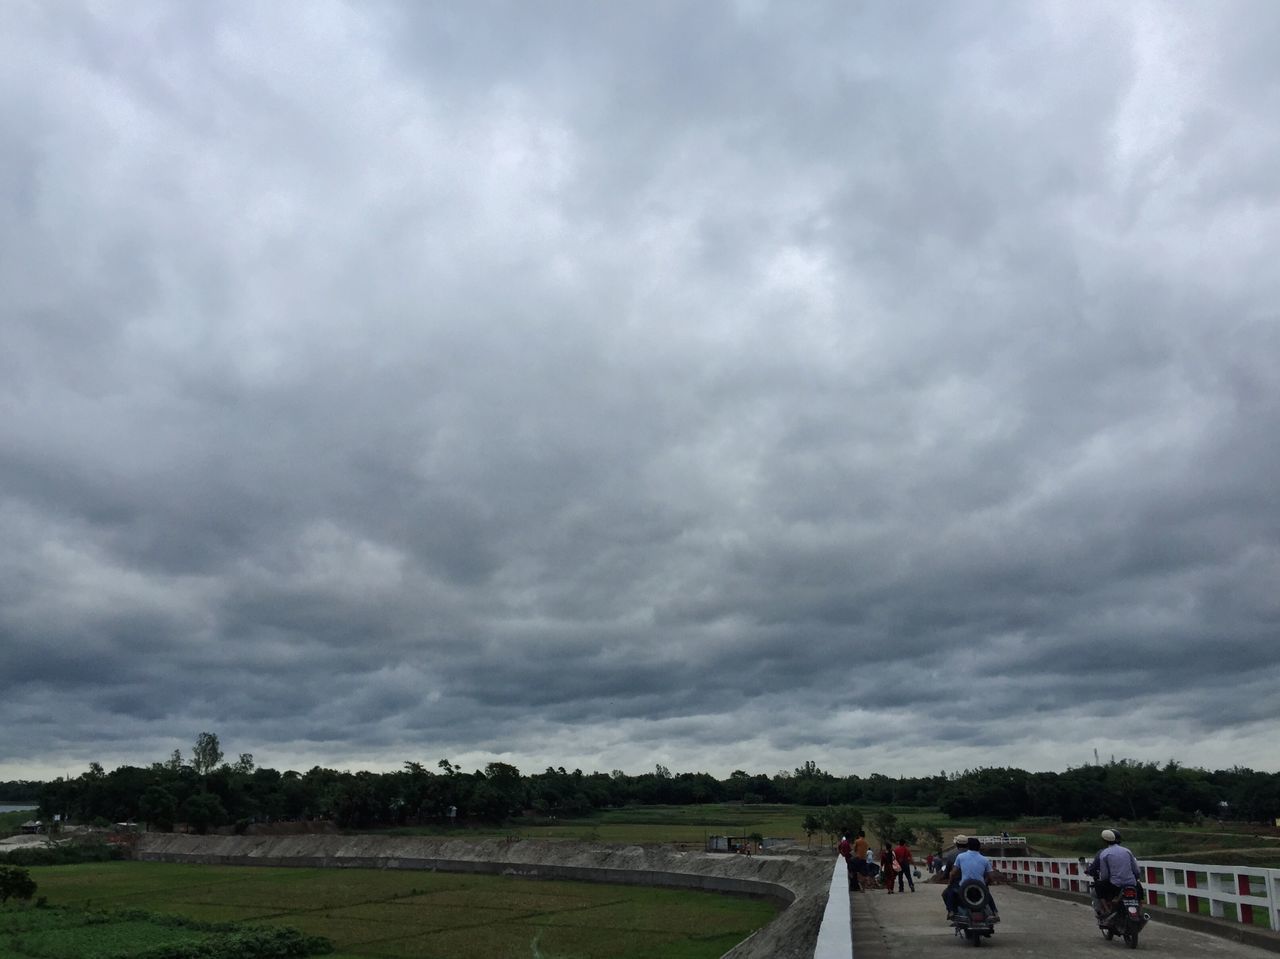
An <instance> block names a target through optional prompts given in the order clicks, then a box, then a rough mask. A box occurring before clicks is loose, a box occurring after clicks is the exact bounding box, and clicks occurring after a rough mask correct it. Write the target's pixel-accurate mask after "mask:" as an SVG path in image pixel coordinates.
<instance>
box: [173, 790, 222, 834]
mask: <svg viewBox="0 0 1280 959" xmlns="http://www.w3.org/2000/svg"><path fill="white" fill-rule="evenodd" d="M182 811H183V813H184V815H186V817H187V823H188V824H189V825H190V826H191V827H192V828H193V829H195V831H196V832H198V833H199V834H200V835H202V836H203V835H204V834H205V833H207V832H208V831H209V827H210V826H221V825H222V824H223V823H224V822H226V821H227V811H226V809H224V808H223V806H222V800H221V799H219V798H218V797H217V796H215V795H214V794H213V793H206V792H199V793H195V794H194V795H192V796H191V797H190V798H189V799H187V801H186V802H185V803H183V804H182Z"/></svg>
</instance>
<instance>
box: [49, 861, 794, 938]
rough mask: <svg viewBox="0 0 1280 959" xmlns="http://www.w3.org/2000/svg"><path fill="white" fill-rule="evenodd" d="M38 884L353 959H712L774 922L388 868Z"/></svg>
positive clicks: (82, 875)
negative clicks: (260, 930) (264, 928)
mask: <svg viewBox="0 0 1280 959" xmlns="http://www.w3.org/2000/svg"><path fill="white" fill-rule="evenodd" d="M33 876H35V878H36V879H37V881H38V882H39V884H40V891H41V893H42V894H45V895H47V896H48V899H49V902H50V903H51V904H56V905H66V906H75V907H80V908H90V909H123V908H144V909H147V910H150V911H153V912H161V913H171V914H176V915H181V916H185V917H189V918H193V919H199V920H203V921H235V922H247V923H253V924H261V925H280V926H289V927H292V928H294V929H298V930H301V931H302V932H304V933H306V934H308V935H320V936H325V937H327V938H329V939H331V940H332V941H333V942H334V944H335V946H336V947H337V953H336V955H338V956H341V957H347V959H357V957H358V959H426V957H436V956H439V957H446V956H447V957H450V959H490V957H492V956H498V955H501V956H531V957H542V959H552V957H573V959H595V957H601V959H603V957H606V956H616V957H624V959H648V957H654V959H656V957H675V959H701V957H716V956H719V955H721V954H723V953H724V952H725V951H726V950H728V949H729V948H730V947H731V946H732V945H733V944H734V943H736V942H739V941H740V940H742V939H743V938H745V937H746V936H747V935H749V934H750V933H751V932H752V931H754V930H755V929H757V928H759V927H760V926H763V925H765V924H766V923H767V922H768V921H769V920H770V919H771V918H772V917H773V915H774V914H775V912H776V907H774V906H773V905H771V904H769V903H765V902H760V901H756V900H750V899H743V898H737V897H729V896H723V895H717V894H710V893H696V892H689V891H685V890H668V889H652V888H643V887H632V886H626V887H620V886H608V885H594V884H585V883H570V882H555V881H531V880H522V879H516V878H511V877H500V876H464V875H451V874H440V873H430V872H410V871H404V872H400V871H391V870H356V869H268V868H255V867H233V866H192V865H172V864H161V863H98V864H92V865H85V866H52V867H45V868H41V869H38V870H33ZM71 955H74V953H71Z"/></svg>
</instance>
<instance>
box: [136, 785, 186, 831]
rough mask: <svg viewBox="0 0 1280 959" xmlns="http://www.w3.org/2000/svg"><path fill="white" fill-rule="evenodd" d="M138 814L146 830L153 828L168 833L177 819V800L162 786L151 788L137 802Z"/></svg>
mask: <svg viewBox="0 0 1280 959" xmlns="http://www.w3.org/2000/svg"><path fill="white" fill-rule="evenodd" d="M138 813H139V815H140V816H141V817H142V819H143V820H144V821H145V822H146V824H147V828H148V829H150V828H151V827H152V826H155V827H156V828H157V829H159V830H160V831H161V832H168V831H169V830H171V829H172V828H173V823H174V820H175V819H177V818H178V800H176V799H175V798H174V797H173V793H171V792H169V790H167V789H165V788H164V787H163V786H151V787H150V788H148V789H147V791H146V792H144V793H143V794H142V797H141V799H139V800H138Z"/></svg>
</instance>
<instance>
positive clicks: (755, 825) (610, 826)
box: [387, 803, 946, 847]
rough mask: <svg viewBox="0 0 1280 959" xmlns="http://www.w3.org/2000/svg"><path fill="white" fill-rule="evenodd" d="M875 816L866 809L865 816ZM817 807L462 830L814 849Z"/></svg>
mask: <svg viewBox="0 0 1280 959" xmlns="http://www.w3.org/2000/svg"><path fill="white" fill-rule="evenodd" d="M876 811H878V809H877V807H866V808H864V809H863V812H864V813H865V814H868V815H870V814H871V813H874V812H876ZM813 812H821V807H813V806H784V805H768V804H759V805H741V804H734V803H722V804H719V803H707V804H705V805H699V806H628V807H625V808H622V809H606V810H601V811H599V812H597V813H594V814H592V815H589V816H583V817H580V818H573V819H563V820H559V821H550V820H524V821H521V822H517V823H514V824H512V825H508V826H495V827H491V828H477V829H468V830H467V831H466V834H467V835H470V836H477V837H480V836H519V837H521V838H525V839H580V840H585V841H588V842H610V843H694V844H697V845H699V846H701V845H702V843H703V842H704V841H705V839H706V838H707V837H708V836H750V835H752V834H753V833H759V834H760V835H761V836H765V837H770V838H775V839H792V840H795V841H797V842H802V843H804V842H811V843H812V845H814V846H815V847H816V846H819V845H821V844H822V843H823V842H824V838H823V837H822V836H818V835H815V836H814V837H813V838H812V840H808V839H807V838H806V837H805V834H804V827H803V825H802V823H803V821H804V818H805V816H806V815H807V814H809V813H813ZM892 812H894V813H895V814H896V815H897V816H898V818H899V821H900V822H902V823H903V824H905V825H920V824H935V825H937V824H939V823H942V822H944V821H945V819H946V817H945V816H943V815H941V814H940V813H939V812H938V811H937V810H936V809H918V808H914V807H896V808H894V809H893V810H892ZM459 831H460V830H456V829H455V830H447V829H443V828H437V827H429V826H424V827H407V828H404V829H393V830H388V831H387V832H389V833H390V834H393V835H431V836H438V835H457V834H458V833H459Z"/></svg>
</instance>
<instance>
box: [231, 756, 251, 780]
mask: <svg viewBox="0 0 1280 959" xmlns="http://www.w3.org/2000/svg"><path fill="white" fill-rule="evenodd" d="M231 768H232V769H233V770H235V771H236V772H238V773H240V774H241V775H242V776H249V775H251V774H252V773H253V753H241V754H240V758H239V759H237V760H236V764H235V765H234V766H232V767H231Z"/></svg>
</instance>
